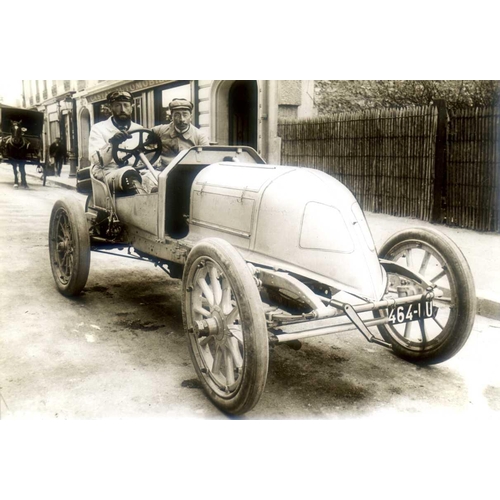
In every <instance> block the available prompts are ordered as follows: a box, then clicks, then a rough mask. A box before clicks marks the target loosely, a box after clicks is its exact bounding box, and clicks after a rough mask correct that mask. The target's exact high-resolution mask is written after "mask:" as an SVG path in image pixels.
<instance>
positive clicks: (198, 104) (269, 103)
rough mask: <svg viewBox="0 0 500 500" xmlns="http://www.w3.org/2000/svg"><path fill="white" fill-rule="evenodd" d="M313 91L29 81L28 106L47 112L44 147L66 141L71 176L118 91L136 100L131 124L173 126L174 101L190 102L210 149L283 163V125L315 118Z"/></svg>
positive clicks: (249, 84) (83, 162)
mask: <svg viewBox="0 0 500 500" xmlns="http://www.w3.org/2000/svg"><path fill="white" fill-rule="evenodd" d="M313 87H314V82H313V81H311V80H24V81H23V101H24V102H23V105H24V107H26V108H29V109H36V110H38V111H42V112H44V114H45V126H44V142H45V145H46V149H47V148H48V145H50V144H51V143H52V142H53V141H54V140H55V138H56V137H61V138H62V139H63V141H64V142H65V144H66V147H67V149H68V153H69V159H70V165H71V172H72V173H75V172H76V169H77V168H84V167H86V166H88V165H90V159H89V151H88V139H89V134H90V128H91V126H92V125H93V124H94V123H96V122H98V121H101V120H103V119H106V118H107V117H108V116H109V110H108V108H107V106H106V96H107V94H108V93H109V92H111V91H113V90H126V91H128V92H130V93H131V94H132V96H133V98H134V116H133V120H134V121H136V122H137V123H140V124H141V125H143V126H144V127H145V128H151V127H153V126H154V125H159V124H160V123H166V122H168V120H169V116H168V103H169V102H170V101H171V100H172V99H173V98H176V97H184V98H186V99H189V100H190V101H192V102H193V104H194V110H193V123H194V125H196V126H197V127H199V128H200V129H201V130H202V131H203V132H204V133H205V134H206V135H207V136H208V137H209V138H210V141H211V142H212V143H214V144H221V145H222V144H229V145H234V144H239V145H248V146H252V147H253V148H255V149H256V150H257V151H258V152H259V153H260V154H261V155H262V156H263V157H264V158H265V159H266V161H267V162H268V163H279V161H280V139H279V137H278V135H277V129H278V119H279V118H301V117H309V116H313V115H314V114H315V108H314V88H313Z"/></svg>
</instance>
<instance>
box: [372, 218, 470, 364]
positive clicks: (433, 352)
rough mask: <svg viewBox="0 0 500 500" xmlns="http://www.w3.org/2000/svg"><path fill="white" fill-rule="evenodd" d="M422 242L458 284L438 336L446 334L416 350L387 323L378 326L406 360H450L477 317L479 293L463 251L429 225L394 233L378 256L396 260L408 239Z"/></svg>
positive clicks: (468, 333) (464, 341)
mask: <svg viewBox="0 0 500 500" xmlns="http://www.w3.org/2000/svg"><path fill="white" fill-rule="evenodd" d="M413 241H414V242H415V243H418V242H423V243H426V244H428V245H430V246H431V247H433V248H434V250H436V251H437V252H438V253H439V254H440V256H441V258H442V259H443V260H444V261H445V263H446V265H447V267H448V270H449V274H450V277H449V279H450V285H451V284H452V283H451V281H453V282H454V284H455V290H457V291H458V293H457V294H456V299H457V302H456V305H457V307H455V308H454V309H453V310H452V311H451V312H450V317H449V319H448V321H447V323H446V325H445V326H444V329H443V331H442V332H441V333H440V334H439V336H442V337H443V341H442V343H440V344H438V345H437V346H435V347H434V348H431V349H428V350H423V351H415V350H410V349H408V348H405V347H404V346H402V345H401V344H400V343H399V342H397V341H396V340H395V339H394V338H393V336H392V335H391V332H390V330H389V329H388V328H387V327H386V326H385V325H381V326H379V327H378V328H379V331H380V334H381V335H382V337H383V338H384V340H386V341H387V342H390V343H391V345H392V349H393V351H394V353H395V354H396V355H397V356H399V357H400V358H403V359H405V360H407V361H411V362H413V363H417V364H423V365H430V364H437V363H441V362H443V361H446V360H447V359H450V358H451V357H453V356H454V355H455V354H457V353H458V352H459V351H460V349H462V347H463V346H464V344H465V343H466V341H467V339H468V338H469V335H470V332H471V330H472V326H473V324H474V319H475V316H476V294H475V286H474V279H473V277H472V273H471V271H470V268H469V264H468V263H467V260H466V259H465V257H464V255H463V253H462V252H461V250H460V249H459V248H458V247H457V245H456V244H455V243H454V242H453V241H452V240H451V239H450V238H448V237H447V236H446V235H444V234H443V233H441V232H440V231H437V230H435V229H430V228H419V227H417V228H412V229H404V230H402V231H399V232H397V233H395V234H394V235H392V236H391V237H390V238H389V239H388V240H387V241H386V242H385V243H384V244H383V245H382V247H381V249H380V251H379V257H380V258H381V259H386V260H394V259H393V258H391V255H392V256H394V254H395V252H396V251H397V247H398V246H400V245H402V244H404V243H408V242H413Z"/></svg>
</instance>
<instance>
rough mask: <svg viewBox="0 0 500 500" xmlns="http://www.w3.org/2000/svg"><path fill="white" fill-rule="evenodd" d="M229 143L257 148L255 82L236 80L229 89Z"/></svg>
mask: <svg viewBox="0 0 500 500" xmlns="http://www.w3.org/2000/svg"><path fill="white" fill-rule="evenodd" d="M228 111H229V117H228V118H229V120H228V121H229V123H228V124H229V137H228V139H229V141H228V142H229V144H230V145H241V146H251V147H252V148H254V149H257V82H255V81H253V80H236V81H235V82H234V83H233V84H232V85H231V88H230V89H229V94H228Z"/></svg>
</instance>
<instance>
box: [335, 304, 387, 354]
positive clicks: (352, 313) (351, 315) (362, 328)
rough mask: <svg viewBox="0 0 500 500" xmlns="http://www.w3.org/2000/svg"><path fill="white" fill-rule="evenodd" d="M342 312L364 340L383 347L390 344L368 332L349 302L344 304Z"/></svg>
mask: <svg viewBox="0 0 500 500" xmlns="http://www.w3.org/2000/svg"><path fill="white" fill-rule="evenodd" d="M344 313H345V314H346V316H347V317H348V318H349V319H350V320H351V321H352V322H353V324H354V326H355V327H356V328H357V329H358V330H359V331H360V332H361V333H362V334H363V336H364V337H365V338H366V340H368V342H372V343H374V344H380V345H383V346H385V347H391V344H389V343H388V342H384V341H383V340H380V339H378V338H377V337H375V336H374V335H373V334H372V333H371V332H370V330H368V328H367V327H366V325H365V324H364V323H363V321H362V320H361V318H360V317H359V316H358V313H357V312H356V311H355V310H354V308H353V307H352V306H351V305H350V304H344Z"/></svg>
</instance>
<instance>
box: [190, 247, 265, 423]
mask: <svg viewBox="0 0 500 500" xmlns="http://www.w3.org/2000/svg"><path fill="white" fill-rule="evenodd" d="M201 260H211V261H213V262H215V263H216V264H217V266H219V267H220V269H221V270H222V273H223V274H224V276H225V277H226V278H227V280H228V282H229V284H230V287H231V289H232V291H233V294H234V297H235V299H236V302H237V305H238V308H239V314H240V324H241V329H242V334H243V344H244V353H243V367H242V372H241V374H240V377H241V382H240V383H239V385H238V388H237V389H236V390H235V392H234V393H231V394H230V395H222V394H221V392H222V391H221V390H220V389H219V390H217V387H216V384H215V383H214V381H213V380H212V379H211V377H210V375H209V374H208V373H203V372H202V368H203V366H202V363H203V361H202V360H201V355H200V354H199V349H198V344H197V341H196V334H195V333H194V332H193V330H192V329H193V317H192V314H191V310H190V300H191V299H190V294H191V292H189V291H188V287H189V286H191V285H192V283H191V280H192V279H193V277H194V276H195V273H196V270H197V266H198V264H199V263H200V261H201ZM182 317H183V321H184V328H185V331H186V336H187V340H188V347H189V352H190V355H191V359H192V361H193V365H194V367H195V370H196V373H197V375H198V378H199V379H200V381H201V384H202V386H203V389H204V390H205V392H206V394H207V395H208V397H209V398H210V400H211V401H212V402H213V403H214V405H215V406H217V407H218V408H219V409H220V410H222V411H223V412H224V413H228V414H232V415H241V414H243V413H246V412H248V411H249V410H251V409H252V408H253V407H254V406H255V405H256V404H257V402H258V401H259V399H260V397H261V395H262V393H263V391H264V387H265V384H266V379H267V372H268V366H269V342H268V336H267V326H266V320H265V316H264V312H263V308H262V301H261V298H260V295H259V291H258V289H257V285H256V283H255V281H254V278H253V276H252V274H251V272H250V270H249V268H248V266H247V264H246V262H245V260H244V259H243V258H242V257H241V255H240V254H239V253H238V251H237V250H236V249H235V248H234V247H233V246H232V245H230V244H229V243H227V242H226V241H224V240H222V239H219V238H208V239H205V240H203V241H201V242H200V243H198V244H197V245H196V246H195V247H194V248H193V249H192V250H191V252H190V253H189V256H188V259H187V262H186V265H185V267H184V274H183V279H182Z"/></svg>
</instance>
